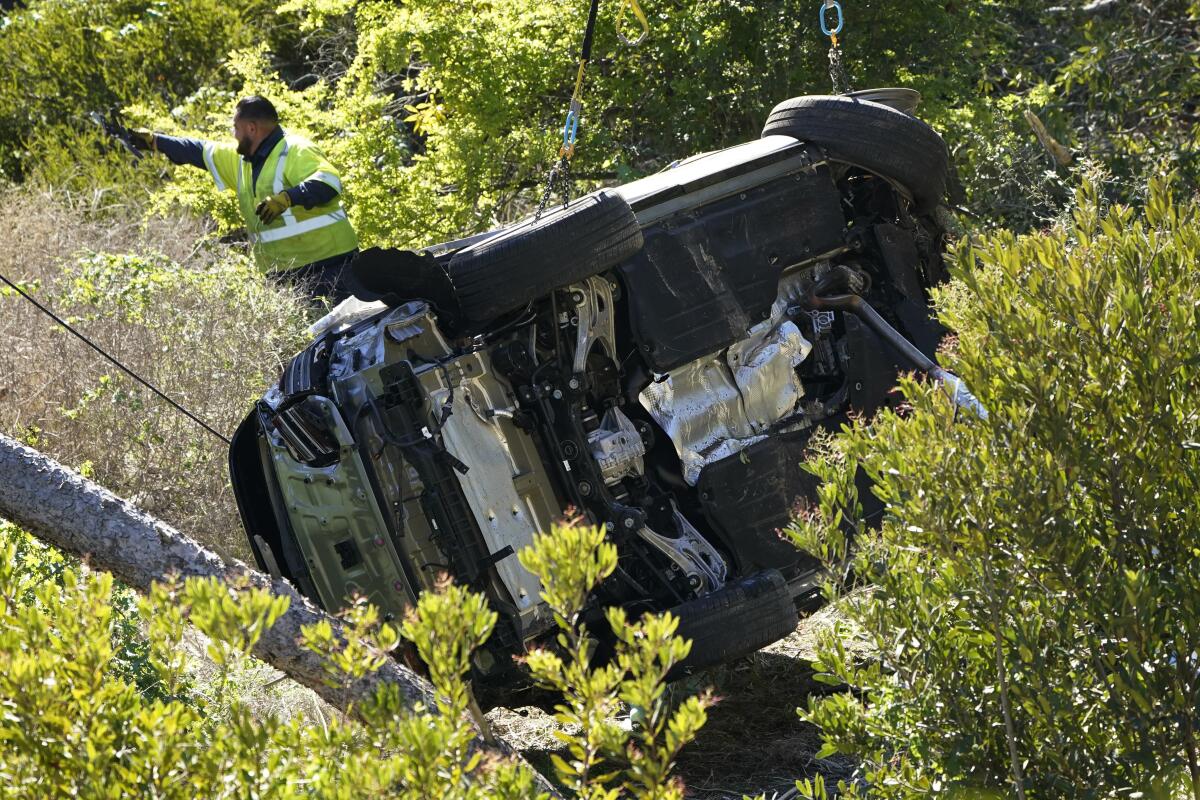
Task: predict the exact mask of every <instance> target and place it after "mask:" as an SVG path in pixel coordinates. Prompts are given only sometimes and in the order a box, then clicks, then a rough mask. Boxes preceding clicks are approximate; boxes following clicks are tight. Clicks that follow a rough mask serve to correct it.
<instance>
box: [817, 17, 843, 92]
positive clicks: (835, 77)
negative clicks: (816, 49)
mask: <svg viewBox="0 0 1200 800" xmlns="http://www.w3.org/2000/svg"><path fill="white" fill-rule="evenodd" d="M830 10H833V11H835V12H837V21H836V22H835V23H834V25H833V27H832V28H831V27H830V26H829V21H828V19H827V18H826V17H827V15H828V14H829V12H830ZM818 17H819V19H820V20H821V33H823V34H825V35H826V36H828V37H829V80H830V81H832V83H833V93H834V94H848V93H849V92H850V77H849V76H848V75H847V74H846V67H845V65H844V64H843V63H842V47H841V44H840V43H839V42H838V34H839V33H841V32H842V28H843V27H844V26H845V18H844V17H843V16H842V4H841V3H839V2H838V0H825V2H824V3H822V5H821V10H820V11H819V12H818Z"/></svg>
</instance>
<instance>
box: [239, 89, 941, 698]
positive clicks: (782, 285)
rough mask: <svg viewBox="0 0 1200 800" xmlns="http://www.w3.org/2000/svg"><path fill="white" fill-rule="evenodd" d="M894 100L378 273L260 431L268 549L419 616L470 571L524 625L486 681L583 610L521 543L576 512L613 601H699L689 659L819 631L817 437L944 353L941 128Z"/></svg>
mask: <svg viewBox="0 0 1200 800" xmlns="http://www.w3.org/2000/svg"><path fill="white" fill-rule="evenodd" d="M875 96H876V97H877V98H879V99H881V100H882V101H886V102H887V103H890V104H891V105H887V104H884V102H878V103H877V102H872V101H870V100H867V99H862V98H861V97H860V98H855V97H847V96H839V97H824V96H819V97H801V98H796V99H793V100H789V101H787V102H785V103H782V104H780V105H779V106H777V107H776V108H775V109H774V110H773V111H772V113H771V115H770V117H769V120H768V122H767V124H766V127H765V129H764V131H763V136H762V138H761V139H760V140H758V141H755V142H751V143H748V144H743V145H739V146H736V147H731V148H729V149H727V150H722V151H719V152H714V153H708V154H704V155H701V156H697V157H694V158H692V159H689V160H687V161H684V162H682V163H679V164H676V165H673V166H672V167H671V168H669V169H667V170H664V171H663V172H661V173H658V174H656V175H652V176H650V177H647V178H644V179H642V180H638V181H635V182H633V183H630V184H627V185H624V186H621V187H619V188H617V189H614V190H604V191H600V192H597V193H594V194H591V195H588V196H586V197H583V198H580V199H579V200H576V201H574V202H572V203H570V204H569V205H567V206H566V207H563V208H557V209H555V210H553V211H550V212H548V213H545V214H543V215H542V216H541V217H540V218H538V219H530V220H527V221H525V222H523V223H520V224H517V225H514V226H512V227H510V228H506V229H503V230H499V231H493V232H491V233H487V234H482V235H479V236H475V237H471V238H469V239H464V240H460V241H456V242H450V243H446V244H440V245H435V246H432V247H429V248H427V249H425V250H423V251H420V252H411V251H383V250H370V251H366V252H364V253H363V254H362V256H361V257H360V258H359V260H358V262H357V263H356V265H355V271H356V276H357V278H358V280H359V282H360V283H361V284H363V285H364V286H366V287H367V289H369V290H370V291H371V292H374V293H375V295H376V296H377V297H379V298H380V299H381V302H377V303H374V304H371V305H367V306H365V307H364V306H363V304H361V303H360V304H357V305H355V304H354V303H353V302H351V303H348V304H343V306H342V307H340V308H339V309H335V312H334V314H332V315H331V317H330V318H327V324H326V325H325V330H324V331H322V332H321V333H319V334H318V335H317V336H316V338H315V340H314V341H313V342H312V344H311V345H310V346H309V347H308V348H307V349H305V350H304V351H303V352H301V353H300V354H299V355H297V356H296V357H295V358H294V359H292V361H291V363H290V364H289V365H288V366H287V368H286V369H285V371H284V373H283V375H282V376H281V377H280V379H279V382H278V384H277V385H275V386H273V387H271V388H270V390H269V391H268V392H267V393H266V395H265V396H264V397H263V398H262V399H261V400H260V401H259V402H258V403H257V405H256V407H255V409H254V410H253V412H252V413H250V415H249V416H248V417H247V418H246V420H245V421H244V422H243V424H242V425H241V427H240V428H239V430H238V432H237V434H236V436H235V438H234V440H233V445H232V449H231V453H230V465H231V470H232V479H233V485H234V488H235V492H236V495H237V500H238V504H239V506H240V509H241V514H242V519H243V522H244V524H245V528H246V531H247V534H248V536H249V540H250V546H251V548H252V550H253V552H254V556H255V558H256V559H257V561H258V564H259V567H260V568H262V569H264V570H267V571H269V572H271V573H272V574H274V575H281V576H283V577H285V578H288V579H289V580H291V581H292V582H293V583H294V584H295V585H296V586H297V587H298V588H299V589H300V590H301V591H302V592H303V593H304V594H305V595H307V596H308V597H310V598H312V599H313V600H314V601H316V602H317V603H319V604H320V605H322V606H324V607H325V608H328V609H331V610H336V609H338V608H340V607H342V606H343V604H344V603H345V601H346V600H347V598H349V597H351V596H353V595H356V594H357V595H364V596H365V597H367V598H368V599H369V600H371V601H372V602H374V603H375V604H376V605H378V606H379V607H380V608H381V609H382V610H383V611H384V612H385V613H390V614H392V615H397V616H398V615H400V614H401V613H402V610H403V609H404V608H405V607H406V606H409V605H411V604H413V603H414V602H415V599H416V597H417V596H418V595H419V594H420V593H421V592H423V591H426V590H428V589H429V588H430V587H432V586H433V584H434V582H435V580H436V579H437V577H438V576H439V574H440V573H443V572H448V573H450V574H451V575H452V576H453V577H454V579H455V580H456V581H458V582H460V583H462V584H466V585H469V586H471V587H473V588H475V589H477V590H479V591H481V592H483V593H485V594H486V596H487V598H488V600H489V602H490V604H491V606H492V608H494V609H495V610H496V611H497V612H498V613H499V615H500V623H499V624H498V626H497V629H496V631H495V633H494V634H493V636H492V637H491V640H490V641H489V642H488V643H487V645H486V647H485V648H484V649H483V650H481V651H480V652H478V653H477V654H476V656H475V659H474V668H475V671H476V676H475V677H476V679H477V681H478V683H479V684H480V686H481V687H482V688H487V687H491V688H492V689H494V690H497V691H499V692H501V693H504V692H507V691H510V690H512V689H514V688H515V687H518V686H520V685H521V683H522V680H521V674H520V671H519V668H518V667H517V666H516V664H515V662H514V659H513V656H514V655H515V654H519V653H521V652H523V651H524V650H525V649H526V648H528V647H530V646H531V645H532V644H534V643H538V642H539V641H541V640H543V639H545V638H547V634H548V633H549V632H550V631H551V629H552V627H553V624H554V623H553V620H552V618H551V616H550V614H549V613H548V611H547V608H546V607H545V605H544V603H542V602H541V601H540V600H539V592H540V590H541V586H540V584H539V581H538V578H537V577H536V576H534V575H533V574H531V573H530V572H529V571H528V570H526V569H525V568H524V567H522V566H521V564H520V562H519V561H518V559H517V558H516V555H515V554H516V552H517V551H519V550H520V549H521V548H523V547H525V546H526V545H528V544H530V542H531V540H532V538H533V536H534V534H535V533H538V532H539V531H546V530H548V529H549V528H550V526H551V523H552V521H554V520H556V519H559V518H561V517H562V516H563V514H564V512H565V510H566V509H574V510H575V513H578V514H579V515H581V516H582V517H583V518H584V519H585V520H586V521H588V522H589V523H592V524H597V525H603V526H604V527H605V528H607V530H608V535H609V537H610V539H611V541H612V542H614V543H615V544H616V546H617V548H618V551H619V554H620V556H619V566H618V568H617V570H616V571H615V573H614V574H613V575H612V576H611V577H610V578H609V579H607V580H606V581H605V583H604V584H603V585H602V586H601V587H600V588H599V590H598V591H597V592H596V593H595V596H594V597H593V598H592V599H591V602H592V605H593V608H592V614H593V618H592V620H591V622H592V624H591V626H590V627H591V629H592V630H598V629H602V628H603V622H602V616H601V615H600V609H602V608H604V607H606V606H610V605H620V606H624V607H625V608H627V609H628V610H629V611H630V612H631V613H634V614H638V613H641V612H643V611H662V610H666V609H670V610H671V611H673V612H674V613H675V614H676V615H677V616H678V617H680V619H681V625H680V633H681V635H685V636H687V637H689V638H691V639H692V640H693V641H694V645H693V648H692V651H691V655H690V657H689V662H688V663H689V665H691V666H693V667H700V666H704V665H708V664H712V663H716V662H719V661H725V660H729V659H731V658H735V657H737V656H740V655H743V654H746V653H748V652H751V651H753V650H756V649H758V648H760V647H763V646H764V645H767V644H769V643H771V642H773V641H775V640H777V639H780V638H782V637H784V636H786V635H787V634H788V633H789V632H791V631H792V630H793V629H794V627H795V625H796V623H797V609H798V608H800V609H803V608H804V607H806V606H807V605H809V604H811V603H812V602H813V600H814V599H815V598H814V595H815V592H816V588H815V587H816V585H817V582H818V579H819V577H820V576H819V565H818V564H817V562H816V561H815V560H814V559H813V558H812V557H811V556H809V555H807V554H805V553H803V552H801V551H798V550H797V549H795V548H794V547H792V546H791V545H790V544H789V543H788V542H787V541H785V540H783V539H781V537H780V535H779V530H780V529H781V528H782V527H785V526H786V525H787V524H788V522H789V519H790V516H791V513H792V512H793V509H794V507H795V505H796V503H797V501H798V500H802V499H803V498H805V497H809V496H811V495H812V493H813V490H814V485H813V479H812V478H811V477H810V476H809V475H808V474H807V473H805V472H804V470H803V469H802V467H801V463H802V461H803V458H804V451H805V446H806V443H807V442H808V440H809V439H810V437H811V436H812V435H813V433H814V432H815V431H817V430H820V429H822V428H829V427H836V426H838V425H840V424H841V422H842V421H844V420H845V418H846V415H847V414H848V413H852V412H863V413H869V412H871V411H873V410H875V409H877V408H879V407H880V406H881V405H883V404H885V403H887V402H888V401H889V390H890V389H891V387H892V386H893V385H894V383H895V378H896V375H897V373H898V372H900V371H906V370H910V369H913V368H914V367H915V368H918V369H923V370H928V371H936V370H937V367H936V365H935V364H934V363H933V362H932V360H931V357H932V354H933V351H934V349H935V348H936V346H937V343H938V339H939V336H940V331H939V329H938V327H937V326H936V323H934V322H932V321H931V320H930V318H929V313H928V296H927V290H928V288H929V287H930V286H931V285H933V284H936V283H938V282H939V281H941V280H943V277H944V274H945V272H944V266H943V262H942V257H941V249H942V238H943V232H942V230H941V228H940V227H939V224H938V222H937V220H936V217H935V215H934V212H935V210H936V209H937V207H938V204H939V202H940V201H941V199H942V197H943V194H944V190H945V184H946V180H947V170H948V167H947V152H946V147H945V145H944V143H943V142H942V140H941V138H940V137H939V136H938V135H937V134H936V133H935V132H934V131H933V130H932V129H931V128H930V127H929V126H927V125H926V124H925V123H923V122H921V121H919V120H917V119H916V118H914V117H913V116H911V115H910V114H909V113H906V111H905V110H903V109H902V108H897V107H893V106H895V105H900V104H903V103H904V102H906V101H908V99H909V98H908V97H907V96H906V95H905V93H904V92H903V91H900V92H896V91H892V92H890V93H888V92H885V93H882V94H878V95H875Z"/></svg>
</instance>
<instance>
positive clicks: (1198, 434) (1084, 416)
mask: <svg viewBox="0 0 1200 800" xmlns="http://www.w3.org/2000/svg"><path fill="white" fill-rule="evenodd" d="M1197 252H1200V205H1198V204H1197V203H1196V201H1189V202H1181V201H1179V200H1177V198H1176V197H1175V196H1174V195H1173V193H1172V192H1171V190H1170V189H1169V188H1168V187H1167V186H1166V184H1165V183H1164V182H1163V181H1155V182H1153V183H1152V184H1151V185H1150V188H1149V192H1148V197H1147V200H1146V205H1145V208H1144V210H1143V211H1142V212H1141V213H1135V212H1134V211H1132V210H1131V209H1130V208H1128V207H1124V206H1119V205H1118V206H1112V207H1111V208H1107V209H1106V208H1104V206H1103V203H1102V201H1101V200H1100V198H1099V196H1098V192H1097V189H1096V187H1094V186H1085V187H1084V188H1083V189H1081V190H1080V191H1079V193H1078V195H1077V200H1076V207H1075V209H1074V212H1073V215H1072V217H1071V218H1070V221H1069V222H1065V223H1063V224H1061V225H1059V226H1058V227H1056V228H1054V229H1053V230H1050V231H1047V232H1045V233H1042V234H1038V235H1034V236H1025V237H1016V236H1014V235H1012V234H1010V233H1000V234H996V235H993V236H989V237H982V238H980V239H978V240H977V241H974V242H970V243H966V244H964V245H963V246H962V247H961V249H960V250H959V252H958V256H957V262H958V263H957V268H956V271H955V278H956V285H955V286H954V287H953V288H952V290H951V291H949V292H948V293H947V294H946V295H945V296H944V297H943V304H944V305H943V309H944V310H943V317H944V319H945V321H946V322H947V323H948V324H949V325H950V326H951V327H952V328H953V329H954V330H956V331H957V332H958V339H957V345H956V347H955V348H953V349H952V351H951V352H950V353H949V354H948V358H949V361H950V364H951V367H950V368H951V369H952V370H954V371H955V372H956V373H958V374H960V375H962V376H963V377H964V378H965V379H966V381H967V382H968V384H969V385H970V386H971V387H972V388H973V390H974V391H975V393H976V394H977V395H978V396H979V398H980V400H981V401H982V402H983V404H984V406H985V407H986V408H987V410H988V417H987V419H986V420H982V419H976V418H964V417H963V415H962V412H961V411H957V410H956V409H955V408H954V407H953V406H952V405H951V404H950V402H949V401H948V400H947V398H946V397H945V395H944V394H943V393H942V392H941V390H940V389H937V388H935V387H932V386H929V385H925V384H921V383H918V382H916V381H915V380H907V381H905V382H904V384H903V390H904V393H905V395H906V397H907V398H908V402H909V403H910V404H911V408H910V409H909V410H907V411H906V412H905V413H902V414H896V413H889V414H884V415H882V416H881V417H879V418H878V419H876V420H874V421H873V422H870V423H864V422H860V423H858V424H856V425H855V426H854V427H853V428H852V429H848V430H847V431H845V433H844V435H842V436H841V438H840V439H839V440H837V444H836V446H835V447H834V448H833V449H832V451H831V452H829V453H827V454H826V456H825V458H824V459H823V460H822V461H821V462H820V466H819V467H818V471H819V473H820V474H821V475H822V476H823V477H825V478H826V479H827V481H828V482H827V484H826V486H825V488H824V490H823V492H822V497H821V502H820V507H819V508H812V509H808V510H807V512H806V513H805V515H804V517H803V519H802V520H801V521H800V522H799V523H798V524H797V526H796V528H795V530H794V531H793V534H794V536H795V538H796V539H797V541H798V542H799V543H800V544H801V545H802V546H806V547H808V548H809V549H812V550H813V551H814V552H823V555H824V556H825V557H826V558H827V559H828V560H829V561H830V562H831V563H836V562H837V561H838V556H840V555H841V554H842V553H844V551H845V540H844V537H843V535H842V532H841V529H840V528H839V526H838V523H839V522H840V521H841V520H843V519H845V520H848V521H851V522H853V521H855V520H857V519H858V515H857V507H858V503H857V497H856V495H855V492H854V481H853V471H854V468H855V465H858V464H861V466H862V468H863V469H865V470H866V472H867V473H868V474H869V475H870V477H871V479H872V480H873V481H874V486H875V488H874V492H875V493H876V495H878V497H879V498H880V499H881V500H882V501H883V502H884V503H885V504H886V516H885V518H884V521H883V525H882V529H881V530H880V531H878V532H868V531H866V530H863V529H862V528H861V525H860V526H859V528H858V531H859V533H858V536H859V541H860V548H859V551H858V554H857V556H856V557H855V559H854V563H855V565H856V568H857V570H858V572H859V574H860V575H861V576H863V577H864V578H865V579H867V580H868V581H869V582H870V583H871V584H872V585H873V590H872V591H870V592H868V593H866V594H865V595H856V597H857V598H858V599H857V600H855V601H853V602H849V603H848V604H847V605H846V607H845V611H846V613H847V614H848V615H849V616H850V618H851V619H852V620H853V621H854V622H855V623H857V625H858V626H860V627H861V629H862V630H863V631H865V632H866V633H867V634H869V635H870V636H871V637H872V639H873V641H874V644H875V646H876V649H877V651H878V653H879V661H878V662H875V663H868V664H860V663H856V662H855V660H854V659H852V658H851V657H849V656H848V655H847V653H846V651H845V649H844V648H843V647H842V645H841V644H840V643H839V641H838V639H837V637H836V636H830V637H827V638H826V640H825V641H824V642H823V644H822V648H821V661H822V668H823V669H824V670H825V671H826V672H827V673H828V680H830V681H831V682H834V683H837V682H845V683H847V684H849V685H851V686H854V687H857V688H858V689H859V693H858V694H854V695H851V694H839V695H835V696H833V697H829V698H826V699H820V700H814V701H813V702H812V703H811V704H810V706H809V708H808V710H807V711H806V712H804V714H803V716H804V717H805V718H806V719H809V720H811V721H813V722H815V723H817V724H818V725H820V726H822V727H823V729H824V732H825V736H826V737H827V751H834V750H837V751H841V752H846V753H854V754H858V755H860V756H861V757H862V758H863V767H862V771H863V777H864V778H865V780H866V782H867V784H868V785H869V786H870V792H871V794H872V796H881V797H909V796H916V795H921V794H929V793H934V792H937V791H944V790H947V789H950V788H953V787H957V788H964V787H974V789H982V788H986V787H992V788H995V789H1000V788H1001V787H1003V786H1004V785H1005V784H1006V783H1007V784H1010V785H1011V786H1012V787H1020V788H1018V789H1016V792H1017V793H1018V795H1020V792H1021V791H1022V790H1023V792H1024V795H1023V796H1029V797H1033V796H1037V797H1074V798H1081V797H1110V796H1117V795H1121V796H1127V793H1129V792H1132V791H1143V792H1148V793H1151V794H1153V793H1154V792H1155V791H1159V792H1166V791H1167V789H1168V788H1170V789H1180V788H1182V787H1183V786H1186V790H1185V791H1186V793H1187V794H1188V796H1200V745H1198V742H1197V737H1196V730H1197V725H1198V724H1200V718H1198V717H1200V705H1198V703H1197V700H1198V699H1200V660H1198V658H1200V656H1198V655H1197V653H1200V605H1198V603H1200V573H1198V572H1197V570H1196V569H1195V565H1196V558H1197V555H1198V554H1200V541H1198V540H1197V538H1196V532H1197V530H1200V512H1198V511H1197V506H1196V503H1195V498H1196V494H1197V490H1198V489H1200V483H1198V476H1200V413H1198V412H1197V406H1196V403H1195V398H1196V397H1197V391H1198V390H1200V343H1198V341H1197V339H1196V330H1197V326H1198V325H1200V288H1198V287H1200V281H1197V264H1196V253H1197ZM806 789H807V790H809V791H810V792H812V793H814V794H820V792H819V791H817V790H816V789H815V788H814V787H806ZM851 791H852V792H853V789H852V790H851ZM1129 796H1132V795H1129ZM1164 796H1165V795H1164Z"/></svg>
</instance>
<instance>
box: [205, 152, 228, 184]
mask: <svg viewBox="0 0 1200 800" xmlns="http://www.w3.org/2000/svg"><path fill="white" fill-rule="evenodd" d="M204 164H205V166H207V167H208V171H209V172H210V173H211V174H212V177H213V182H214V183H216V184H217V191H219V192H223V191H225V181H223V180H221V173H220V172H217V165H216V162H214V161H213V143H212V142H205V143H204Z"/></svg>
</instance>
